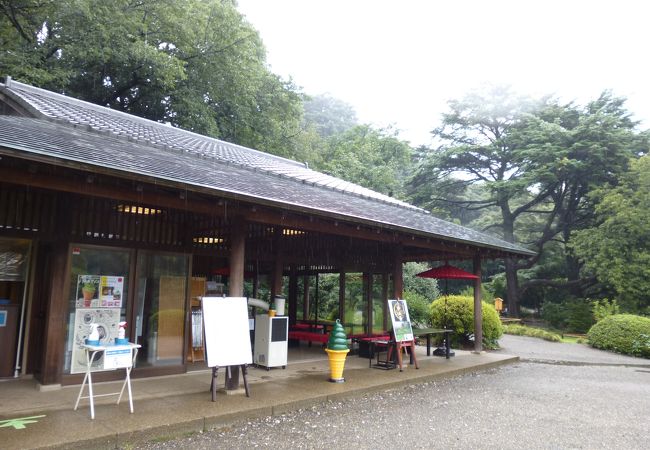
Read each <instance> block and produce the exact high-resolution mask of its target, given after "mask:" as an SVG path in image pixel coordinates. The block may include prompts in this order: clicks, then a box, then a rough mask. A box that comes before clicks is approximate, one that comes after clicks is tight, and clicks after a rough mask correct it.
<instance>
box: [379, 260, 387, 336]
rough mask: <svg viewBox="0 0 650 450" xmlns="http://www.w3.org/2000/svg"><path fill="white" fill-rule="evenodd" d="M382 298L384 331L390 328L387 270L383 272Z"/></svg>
mask: <svg viewBox="0 0 650 450" xmlns="http://www.w3.org/2000/svg"><path fill="white" fill-rule="evenodd" d="M381 298H382V304H383V314H384V324H383V326H384V331H385V330H388V274H387V273H386V272H384V273H382V274H381Z"/></svg>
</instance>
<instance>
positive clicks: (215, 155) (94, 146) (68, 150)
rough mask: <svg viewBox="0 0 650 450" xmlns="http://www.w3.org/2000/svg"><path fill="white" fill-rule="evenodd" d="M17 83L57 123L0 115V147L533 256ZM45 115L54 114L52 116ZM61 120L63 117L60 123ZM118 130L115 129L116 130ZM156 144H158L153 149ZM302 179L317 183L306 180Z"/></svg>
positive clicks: (263, 158)
mask: <svg viewBox="0 0 650 450" xmlns="http://www.w3.org/2000/svg"><path fill="white" fill-rule="evenodd" d="M13 84H14V83H13V82H12V85H13ZM23 86H25V85H19V87H20V89H19V90H20V95H18V94H16V92H14V89H13V87H11V88H10V89H9V90H10V91H11V92H13V93H14V94H16V95H14V96H13V97H14V98H17V99H20V100H21V101H24V102H25V101H27V98H29V105H31V108H36V109H37V110H38V111H40V112H41V114H50V115H51V116H50V117H53V118H55V119H57V120H48V119H46V118H42V117H41V118H39V117H37V118H26V117H17V116H0V147H5V148H9V149H14V150H18V151H20V152H26V153H28V154H30V155H31V157H37V156H41V157H46V158H58V159H60V160H65V161H68V162H76V163H78V164H80V165H85V166H98V167H103V168H106V169H109V170H114V171H116V172H117V173H125V172H128V173H134V174H139V175H143V176H148V177H154V178H158V179H164V180H169V181H172V182H174V183H181V184H186V185H194V186H197V187H203V188H208V189H211V190H215V191H218V192H222V193H228V194H230V195H235V196H237V197H240V198H243V199H247V200H250V201H253V202H263V203H266V204H269V205H275V206H279V207H286V208H291V209H295V210H300V211H305V212H311V213H314V214H321V215H328V216H332V217H336V218H341V219H345V220H350V221H353V222H362V223H366V224H372V225H377V226H382V227H388V228H391V229H396V230H403V231H408V232H415V233H417V234H421V235H427V236H431V237H439V238H443V239H445V240H451V241H456V242H465V243H469V244H474V245H479V246H482V247H488V248H494V249H500V250H505V251H509V252H512V253H517V254H522V255H530V254H532V252H530V251H529V250H526V249H524V248H522V247H520V246H518V245H515V244H511V243H508V242H505V241H503V240H501V239H498V238H495V237H493V236H490V235H487V234H485V233H480V232H478V231H475V230H472V229H469V228H466V227H462V226H459V225H455V224H453V223H450V222H446V221H444V220H441V219H437V218H435V217H433V216H432V215H431V214H428V213H426V212H425V211H423V210H421V209H419V208H415V207H413V206H410V205H407V204H405V203H403V202H397V201H395V200H394V199H391V198H390V197H385V196H382V195H381V194H378V193H373V191H370V192H371V193H373V194H374V195H365V191H368V190H367V189H365V190H363V191H361V192H364V194H363V195H360V194H359V192H351V191H349V190H348V188H349V185H351V186H353V187H354V186H355V185H352V184H351V183H346V182H343V181H342V180H337V179H336V178H333V177H327V176H325V175H322V174H318V172H315V171H311V170H309V169H307V168H305V167H304V166H302V165H300V164H299V163H295V162H293V161H290V160H285V159H283V158H278V157H274V156H270V155H266V154H264V153H262V152H258V151H255V150H251V149H246V148H244V147H240V146H236V145H232V144H228V143H225V142H222V141H218V140H215V139H210V138H205V137H202V136H199V135H197V134H193V133H188V132H184V131H182V130H178V129H176V128H172V127H169V126H166V125H162V124H157V123H155V122H151V121H147V120H144V119H140V118H137V117H133V116H130V115H127V114H123V113H116V112H115V111H110V110H107V109H106V108H101V107H98V106H95V105H90V106H88V105H89V104H88V103H86V102H81V101H77V100H69V99H67V98H65V97H63V98H64V99H65V100H66V101H63V100H61V97H62V96H59V95H56V94H51V93H47V91H42V90H38V91H39V92H37V93H33V92H26V91H25V90H24V88H23ZM0 88H2V85H0ZM32 89H33V88H32ZM3 92H5V93H6V92H7V89H6V88H5V89H4V90H3ZM52 110H56V111H57V112H56V113H52V112H51V111H52ZM46 111H49V112H46ZM64 111H67V112H64ZM66 115H70V118H68V119H65V117H66ZM81 118H83V119H81ZM62 121H65V122H67V123H64V122H62ZM90 122H92V123H90ZM71 125H73V126H71ZM102 127H107V128H108V129H110V132H109V133H106V132H98V131H97V130H104V128H102ZM118 129H121V130H122V132H121V133H119V132H117V130H118ZM136 132H137V133H140V135H142V136H146V138H145V137H143V138H139V136H140V135H138V136H136V137H135V138H134V136H133V134H132V133H136ZM125 138H128V140H126V139H125ZM160 143H164V145H163V146H160V145H157V144H160ZM183 143H185V144H186V145H187V148H186V147H184V146H183ZM125 144H126V145H125ZM200 149H203V151H201V150H200ZM308 174H310V175H309V176H312V177H315V178H316V179H317V180H318V181H319V182H313V181H312V180H311V179H310V178H309V176H308ZM303 177H304V178H303ZM323 177H327V179H328V180H327V181H323V180H324V179H325V178H323ZM327 182H334V183H339V184H341V185H342V186H344V188H340V187H336V188H325V187H323V185H322V184H323V183H327ZM350 189H353V188H350ZM360 189H363V188H360ZM384 197H385V198H384ZM405 205H406V206H405Z"/></svg>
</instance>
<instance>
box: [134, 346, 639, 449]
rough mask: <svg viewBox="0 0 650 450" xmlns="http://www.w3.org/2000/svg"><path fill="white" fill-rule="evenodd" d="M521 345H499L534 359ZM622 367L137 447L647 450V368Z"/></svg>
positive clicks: (493, 375)
mask: <svg viewBox="0 0 650 450" xmlns="http://www.w3.org/2000/svg"><path fill="white" fill-rule="evenodd" d="M521 339H523V338H515V340H514V341H513V342H515V344H512V343H510V342H509V340H508V342H505V346H507V345H510V349H512V348H514V347H515V346H517V345H519V346H522V348H526V349H527V350H526V351H522V353H526V352H534V351H535V349H531V348H530V346H526V345H525V344H526V341H525V340H524V341H522V340H521ZM540 343H541V344H540ZM537 345H540V346H549V345H550V346H561V347H549V350H548V352H551V353H550V354H555V353H554V352H557V351H560V352H561V349H562V348H563V347H575V345H574V344H557V343H545V342H544V341H539V340H535V343H534V344H533V346H537ZM583 348H584V349H586V350H591V349H589V348H587V347H583ZM558 349H559V350H558ZM575 350H576V349H574V348H571V349H568V350H566V351H567V352H570V353H571V352H573V351H575ZM577 351H578V352H580V351H581V350H579V349H578V350H577ZM522 356H524V355H522ZM578 356H579V355H578ZM614 356H618V355H614ZM604 358H606V359H608V355H607V356H604ZM549 361H550V360H549ZM636 361H637V362H638V361H639V360H636ZM640 361H641V362H643V361H645V362H646V363H647V362H648V361H647V360H640ZM601 364H602V363H601ZM604 364H615V363H614V362H611V363H610V362H608V363H604ZM624 364H625V363H621V365H618V366H615V365H599V363H597V362H596V363H595V365H570V364H569V365H567V364H565V363H558V364H553V363H549V362H548V361H547V362H544V363H538V362H520V363H517V364H514V365H510V366H505V367H501V368H498V369H493V370H490V371H484V372H479V373H475V374H467V375H463V376H459V377H455V378H452V379H448V380H443V381H440V382H430V383H426V384H418V385H412V386H408V387H405V388H402V389H395V390H389V391H386V392H383V393H380V394H373V395H368V396H364V397H359V398H352V399H348V400H345V401H341V402H328V403H323V404H320V405H317V406H314V407H312V408H309V409H302V410H297V411H294V412H291V413H289V414H285V415H281V416H276V417H267V418H264V419H259V420H250V421H244V422H240V423H237V424H234V425H233V426H231V427H229V428H227V429H221V430H215V431H212V432H209V433H202V434H199V435H193V436H190V437H186V438H183V439H178V440H173V441H168V442H163V443H156V444H150V445H148V446H145V447H141V448H145V449H172V448H227V449H249V448H260V447H261V448H275V449H295V448H310V449H312V448H313V449H321V448H322V449H339V448H340V449H342V448H345V449H348V448H357V449H376V448H382V447H384V448H386V447H387V448H400V447H401V448H418V449H431V448H471V449H476V448H499V449H511V448H512V449H521V448H552V449H555V448H589V449H592V448H608V449H609V448H624V449H636V448H638V449H641V448H644V449H647V448H649V447H650V425H649V419H648V418H649V417H650V367H649V366H642V365H639V366H635V367H633V366H629V365H624Z"/></svg>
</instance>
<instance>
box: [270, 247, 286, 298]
mask: <svg viewBox="0 0 650 450" xmlns="http://www.w3.org/2000/svg"><path fill="white" fill-rule="evenodd" d="M283 275H284V265H283V264H282V260H281V259H280V256H279V255H278V256H277V257H276V258H275V261H274V262H273V278H272V279H271V301H273V298H274V297H275V296H276V295H280V296H281V295H282V276H283Z"/></svg>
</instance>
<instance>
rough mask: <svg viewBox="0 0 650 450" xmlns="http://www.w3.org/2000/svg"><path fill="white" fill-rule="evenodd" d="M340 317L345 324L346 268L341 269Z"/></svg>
mask: <svg viewBox="0 0 650 450" xmlns="http://www.w3.org/2000/svg"><path fill="white" fill-rule="evenodd" d="M339 319H341V323H342V324H343V325H345V270H344V269H341V270H340V271H339Z"/></svg>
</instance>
